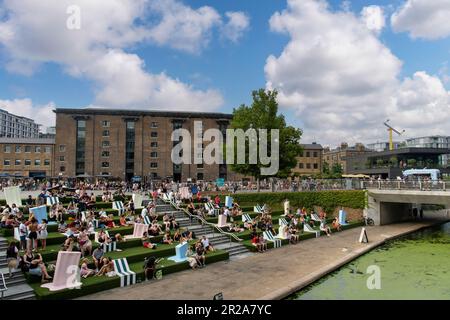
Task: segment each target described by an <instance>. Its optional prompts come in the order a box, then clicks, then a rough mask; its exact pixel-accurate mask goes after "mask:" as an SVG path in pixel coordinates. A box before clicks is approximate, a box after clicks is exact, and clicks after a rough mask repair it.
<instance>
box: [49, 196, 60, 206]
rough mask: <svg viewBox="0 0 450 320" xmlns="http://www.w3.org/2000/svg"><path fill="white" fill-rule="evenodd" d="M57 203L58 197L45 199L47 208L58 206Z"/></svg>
mask: <svg viewBox="0 0 450 320" xmlns="http://www.w3.org/2000/svg"><path fill="white" fill-rule="evenodd" d="M58 203H59V198H58V197H47V205H48V206H52V205H54V204H58Z"/></svg>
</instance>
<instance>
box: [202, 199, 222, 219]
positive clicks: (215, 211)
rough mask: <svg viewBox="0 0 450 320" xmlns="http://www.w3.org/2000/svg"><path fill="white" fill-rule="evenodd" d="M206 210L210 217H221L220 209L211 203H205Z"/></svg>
mask: <svg viewBox="0 0 450 320" xmlns="http://www.w3.org/2000/svg"><path fill="white" fill-rule="evenodd" d="M205 209H206V210H207V211H208V215H210V216H218V215H220V209H217V208H215V207H214V205H213V204H212V203H211V202H207V203H205Z"/></svg>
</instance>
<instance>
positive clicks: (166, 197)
mask: <svg viewBox="0 0 450 320" xmlns="http://www.w3.org/2000/svg"><path fill="white" fill-rule="evenodd" d="M161 199H162V201H164V202H165V203H169V202H170V198H169V195H168V194H167V193H163V194H161Z"/></svg>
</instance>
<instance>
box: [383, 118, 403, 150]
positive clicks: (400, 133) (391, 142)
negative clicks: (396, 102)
mask: <svg viewBox="0 0 450 320" xmlns="http://www.w3.org/2000/svg"><path fill="white" fill-rule="evenodd" d="M388 122H389V119H387V120H386V122H384V123H383V124H384V125H385V126H386V127H388V131H389V150H390V151H392V150H394V141H393V137H392V136H393V132H395V133H396V134H398V135H399V136H401V135H402V133H404V132H405V130H403V131H402V132H400V131H398V130H395V129H394V128H392V127H391V126H390V125H389V124H388Z"/></svg>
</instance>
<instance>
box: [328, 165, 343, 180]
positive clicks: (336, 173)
mask: <svg viewBox="0 0 450 320" xmlns="http://www.w3.org/2000/svg"><path fill="white" fill-rule="evenodd" d="M343 173H344V169H343V168H342V164H340V163H335V164H333V166H332V167H331V176H332V178H335V179H338V178H341V177H342V174H343Z"/></svg>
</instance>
